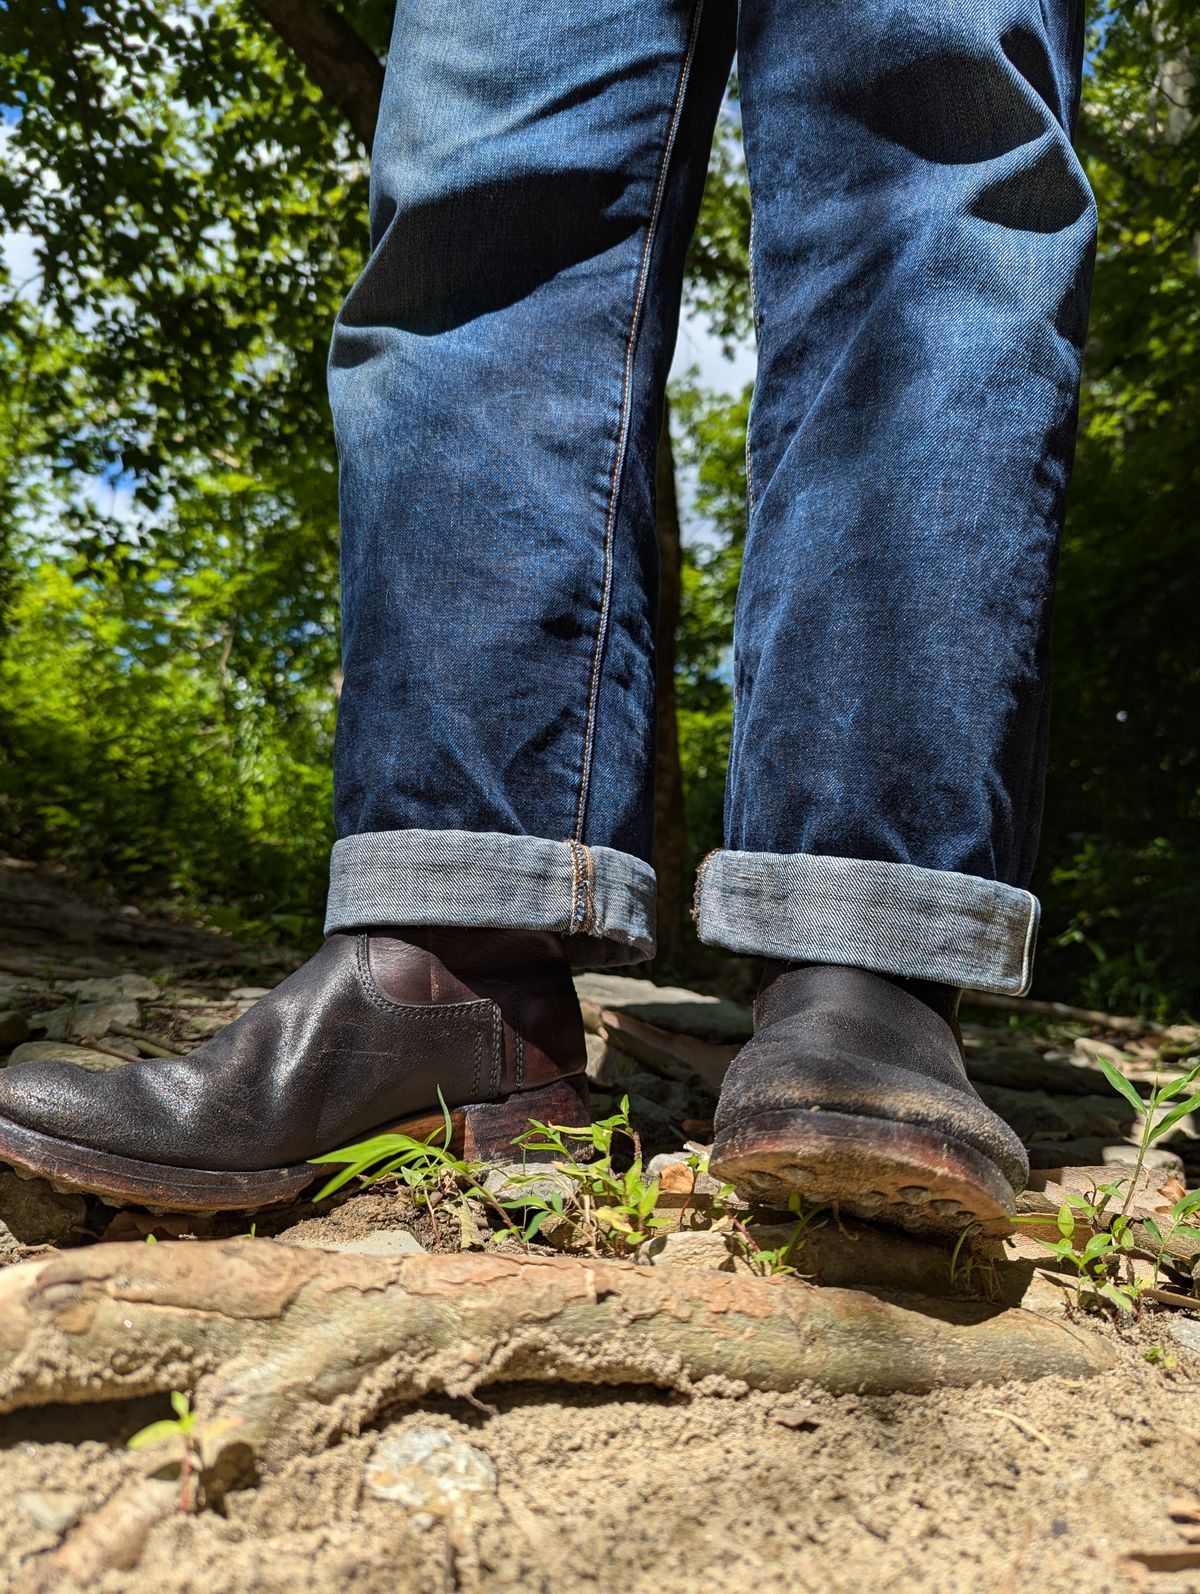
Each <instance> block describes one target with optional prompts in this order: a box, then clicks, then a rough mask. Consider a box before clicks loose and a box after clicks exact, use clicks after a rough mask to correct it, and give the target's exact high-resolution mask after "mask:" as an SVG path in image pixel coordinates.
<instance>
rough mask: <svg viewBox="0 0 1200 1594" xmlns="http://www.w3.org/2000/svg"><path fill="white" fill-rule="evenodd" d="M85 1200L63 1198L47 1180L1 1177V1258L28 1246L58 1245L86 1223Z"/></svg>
mask: <svg viewBox="0 0 1200 1594" xmlns="http://www.w3.org/2000/svg"><path fill="white" fill-rule="evenodd" d="M86 1211H87V1208H86V1206H85V1204H84V1200H83V1197H82V1196H78V1195H60V1194H59V1193H58V1192H57V1191H56V1190H52V1189H51V1188H50V1186H49V1185H48V1184H47V1183H46V1181H45V1180H44V1179H22V1178H20V1177H19V1176H18V1175H17V1174H15V1173H8V1172H4V1173H0V1254H5V1253H7V1254H8V1255H10V1256H11V1255H13V1254H15V1252H16V1251H17V1250H18V1249H19V1248H20V1247H21V1246H26V1245H56V1244H57V1243H58V1241H59V1240H65V1239H66V1237H67V1235H68V1234H70V1233H71V1231H72V1230H73V1229H74V1228H76V1227H77V1226H78V1225H79V1224H80V1223H82V1222H83V1218H84V1214H85V1213H86Z"/></svg>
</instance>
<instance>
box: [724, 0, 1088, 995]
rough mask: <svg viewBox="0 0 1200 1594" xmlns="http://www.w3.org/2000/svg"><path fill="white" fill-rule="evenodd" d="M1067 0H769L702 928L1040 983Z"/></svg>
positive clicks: (1060, 414)
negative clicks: (730, 649) (713, 843)
mask: <svg viewBox="0 0 1200 1594" xmlns="http://www.w3.org/2000/svg"><path fill="white" fill-rule="evenodd" d="M1081 12H1082V6H1081V4H1080V0H769V3H758V4H754V5H750V4H746V5H744V6H743V7H742V12H741V19H740V31H739V40H738V63H739V78H740V84H741V90H742V104H743V116H744V126H745V134H746V146H747V157H748V162H749V171H750V183H751V194H752V200H753V216H754V225H753V244H752V256H753V262H754V286H755V301H756V322H757V329H758V337H759V373H758V382H757V386H756V389H755V395H754V402H753V406H752V410H751V419H750V438H749V451H748V465H749V479H750V515H749V527H748V536H747V543H746V553H745V564H744V568H743V574H742V582H741V588H740V592H739V596H738V605H737V616H736V637H735V664H734V692H735V710H734V732H733V745H732V754H731V761H730V771H729V780H728V786H727V792H726V813H725V830H726V834H725V847H724V848H723V849H721V850H719V851H717V852H716V853H714V854H711V855H710V857H709V858H708V859H707V860H706V861H705V863H704V864H703V865H702V867H701V874H700V880H699V882H698V890H697V918H698V925H699V930H700V935H701V937H702V939H704V940H705V941H710V942H714V943H716V944H718V945H721V946H724V947H729V948H731V949H734V950H738V951H746V952H754V953H761V954H766V955H769V956H773V957H777V958H784V959H795V960H801V961H807V962H816V963H842V964H851V965H857V966H861V967H866V968H869V969H875V970H878V971H880V972H884V973H893V974H898V975H904V976H908V977H913V978H923V979H931V980H938V981H943V982H946V983H949V984H957V985H965V986H971V987H975V988H978V989H983V990H992V991H1000V992H1023V991H1024V990H1026V989H1027V987H1028V983H1029V977H1030V966H1031V959H1032V954H1033V946H1034V938H1035V933H1036V927H1037V919H1038V905H1037V902H1036V900H1035V898H1034V897H1033V896H1032V895H1030V893H1029V891H1028V889H1027V887H1028V884H1029V878H1030V874H1031V870H1032V867H1033V862H1034V854H1035V849H1036V844H1037V833H1038V826H1039V823H1040V811H1041V790H1042V782H1043V771H1044V763H1045V746H1046V715H1047V692H1048V680H1047V667H1048V659H1047V648H1048V628H1049V617H1050V603H1051V597H1052V591H1053V584H1054V573H1055V564H1056V557H1057V547H1058V538H1059V533H1060V529H1061V522H1062V515H1063V503H1064V494H1065V491H1066V487H1067V479H1068V475H1069V471H1070V464H1071V457H1072V451H1073V442H1074V430H1075V418H1076V407H1077V396H1078V384H1079V366H1080V354H1081V348H1082V343H1083V338H1084V331H1085V323H1086V314H1087V297H1088V290H1089V284H1090V274H1091V262H1092V255H1093V249H1094V237H1095V213H1094V206H1093V201H1092V196H1091V193H1090V190H1089V188H1088V184H1087V181H1086V179H1085V177H1084V175H1083V172H1082V169H1081V167H1080V164H1079V162H1078V160H1077V159H1076V157H1075V155H1074V153H1073V151H1072V148H1071V128H1072V123H1073V119H1074V115H1075V109H1076V104H1077V95H1078V89H1079V72H1080V52H1081V39H1082V14H1081Z"/></svg>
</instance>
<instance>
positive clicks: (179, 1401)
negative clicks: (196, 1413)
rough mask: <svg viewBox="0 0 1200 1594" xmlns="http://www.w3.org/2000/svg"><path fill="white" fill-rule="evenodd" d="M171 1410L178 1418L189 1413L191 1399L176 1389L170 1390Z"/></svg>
mask: <svg viewBox="0 0 1200 1594" xmlns="http://www.w3.org/2000/svg"><path fill="white" fill-rule="evenodd" d="M171 1410H172V1411H173V1412H174V1413H175V1415H176V1416H177V1417H180V1418H183V1417H187V1416H190V1415H191V1410H192V1405H191V1401H189V1399H188V1397H187V1396H186V1395H185V1394H183V1393H182V1392H181V1391H180V1390H178V1389H173V1390H172V1391H171Z"/></svg>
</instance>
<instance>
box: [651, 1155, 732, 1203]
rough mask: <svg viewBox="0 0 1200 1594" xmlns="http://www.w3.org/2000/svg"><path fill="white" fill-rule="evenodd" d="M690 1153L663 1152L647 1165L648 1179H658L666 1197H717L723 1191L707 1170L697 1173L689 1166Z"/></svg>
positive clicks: (652, 1158)
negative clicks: (688, 1157)
mask: <svg viewBox="0 0 1200 1594" xmlns="http://www.w3.org/2000/svg"><path fill="white" fill-rule="evenodd" d="M687 1156H688V1153H686V1152H680V1151H662V1152H660V1153H659V1154H658V1156H657V1157H651V1158H650V1161H649V1162H648V1163H647V1164H646V1177H647V1178H648V1179H657V1180H658V1181H659V1187H660V1189H661V1191H662V1193H663V1195H664V1196H708V1197H711V1196H715V1195H716V1194H717V1193H718V1192H719V1191H720V1189H721V1183H720V1180H719V1179H714V1178H713V1176H712V1174H711V1173H709V1172H708V1171H707V1170H706V1169H703V1168H702V1169H701V1170H700V1171H699V1172H696V1171H695V1170H694V1169H693V1168H691V1167H690V1166H689V1165H688V1161H687Z"/></svg>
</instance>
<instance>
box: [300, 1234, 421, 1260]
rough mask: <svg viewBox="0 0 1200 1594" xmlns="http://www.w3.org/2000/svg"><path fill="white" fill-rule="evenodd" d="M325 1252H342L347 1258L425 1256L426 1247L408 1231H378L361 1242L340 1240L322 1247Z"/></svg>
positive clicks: (364, 1236) (367, 1235)
mask: <svg viewBox="0 0 1200 1594" xmlns="http://www.w3.org/2000/svg"><path fill="white" fill-rule="evenodd" d="M320 1249H321V1250H323V1251H340V1252H342V1254H343V1255H345V1256H424V1255H425V1247H424V1246H423V1245H422V1244H421V1242H420V1240H418V1239H417V1238H416V1236H415V1235H412V1234H410V1233H409V1232H408V1230H407V1229H376V1230H375V1232H374V1233H373V1234H364V1235H363V1237H362V1239H361V1240H338V1241H337V1242H336V1243H334V1244H332V1245H328V1244H327V1245H322V1246H321V1247H320Z"/></svg>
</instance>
